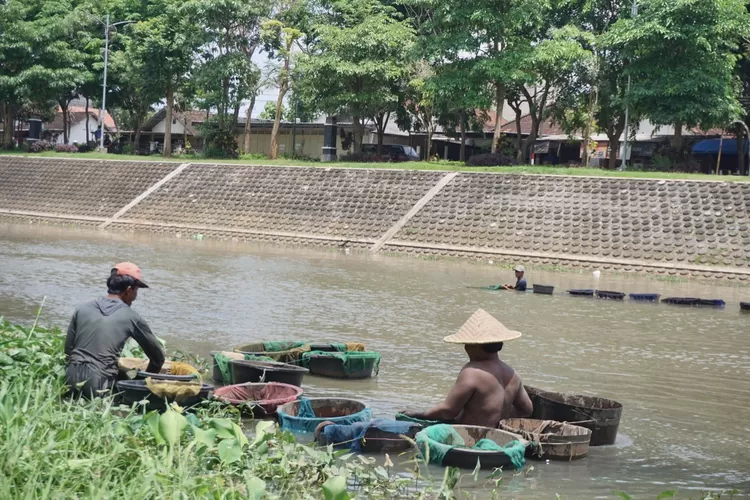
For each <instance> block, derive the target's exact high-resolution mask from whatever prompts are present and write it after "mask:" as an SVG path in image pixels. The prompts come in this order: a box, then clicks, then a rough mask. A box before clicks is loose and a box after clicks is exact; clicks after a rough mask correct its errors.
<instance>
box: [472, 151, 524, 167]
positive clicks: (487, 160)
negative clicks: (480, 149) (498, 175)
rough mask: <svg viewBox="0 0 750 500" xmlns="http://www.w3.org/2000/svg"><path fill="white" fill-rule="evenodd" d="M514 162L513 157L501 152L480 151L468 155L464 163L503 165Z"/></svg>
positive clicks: (490, 165) (478, 165)
mask: <svg viewBox="0 0 750 500" xmlns="http://www.w3.org/2000/svg"><path fill="white" fill-rule="evenodd" d="M516 163H517V162H516V160H515V158H511V157H510V156H506V155H504V154H503V153H482V154H478V155H474V156H472V157H470V158H469V160H468V161H467V162H466V165H467V166H469V167H503V166H508V165H515V164H516Z"/></svg>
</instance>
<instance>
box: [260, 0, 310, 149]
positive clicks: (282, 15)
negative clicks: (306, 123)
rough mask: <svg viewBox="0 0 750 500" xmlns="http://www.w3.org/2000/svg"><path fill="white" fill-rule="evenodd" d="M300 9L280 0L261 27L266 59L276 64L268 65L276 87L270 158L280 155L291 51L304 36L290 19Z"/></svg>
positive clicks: (292, 3) (289, 83)
mask: <svg viewBox="0 0 750 500" xmlns="http://www.w3.org/2000/svg"><path fill="white" fill-rule="evenodd" d="M299 8H300V5H299V4H298V3H297V2H295V0H291V1H289V2H287V1H285V0H283V1H282V2H281V3H280V5H279V11H278V12H277V15H276V18H275V19H271V20H269V21H266V22H265V23H264V24H263V26H262V28H261V30H262V34H261V36H262V39H263V40H264V42H265V48H266V51H267V52H268V54H269V58H270V59H271V60H272V61H274V63H275V64H272V65H271V66H270V71H269V77H270V78H271V80H272V81H273V82H274V83H275V85H276V86H277V87H278V89H279V93H278V96H277V98H276V109H275V110H274V118H273V128H272V129H271V148H270V149H271V154H270V155H269V157H270V158H271V159H272V160H275V159H276V158H277V157H278V155H279V131H280V130H281V118H282V113H283V106H284V98H285V96H286V94H287V92H289V89H290V85H291V79H292V57H293V52H292V50H293V48H294V47H295V45H296V43H297V41H298V40H299V39H300V38H302V36H303V33H302V31H300V30H299V29H297V28H296V27H294V25H293V24H292V22H291V21H290V19H293V18H294V16H293V15H291V13H292V12H293V11H294V10H295V9H299Z"/></svg>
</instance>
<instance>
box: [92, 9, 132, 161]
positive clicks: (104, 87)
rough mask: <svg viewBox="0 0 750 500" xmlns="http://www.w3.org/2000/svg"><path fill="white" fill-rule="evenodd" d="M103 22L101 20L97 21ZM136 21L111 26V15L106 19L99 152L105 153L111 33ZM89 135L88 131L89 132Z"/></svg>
mask: <svg viewBox="0 0 750 500" xmlns="http://www.w3.org/2000/svg"><path fill="white" fill-rule="evenodd" d="M97 20H98V21H99V22H101V19H97ZM134 22H135V21H120V22H119V23H114V24H110V23H109V14H107V17H105V20H104V22H103V23H102V24H104V79H103V82H102V108H101V110H99V150H100V151H104V114H105V113H106V112H107V66H108V64H109V33H110V30H112V29H115V31H116V28H117V26H120V25H122V24H132V23H134ZM87 133H88V131H87Z"/></svg>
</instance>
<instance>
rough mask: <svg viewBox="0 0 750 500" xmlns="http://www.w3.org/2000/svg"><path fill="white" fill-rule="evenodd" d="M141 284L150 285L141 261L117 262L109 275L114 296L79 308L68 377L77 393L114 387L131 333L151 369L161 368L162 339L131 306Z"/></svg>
mask: <svg viewBox="0 0 750 500" xmlns="http://www.w3.org/2000/svg"><path fill="white" fill-rule="evenodd" d="M139 288H148V285H146V283H144V282H143V281H142V279H141V270H140V269H139V268H138V266H136V265H135V264H132V263H130V262H123V263H120V264H117V265H116V266H115V267H114V268H113V269H112V271H111V272H110V276H109V278H108V279H107V293H108V295H107V296H106V297H101V298H99V299H96V300H93V301H91V302H87V303H85V304H83V305H80V306H78V308H77V309H76V310H75V312H74V313H73V318H72V319H71V320H70V326H68V336H67V338H66V340H65V354H66V355H67V358H68V366H67V369H66V372H65V380H66V384H67V385H68V386H69V388H70V392H71V394H72V395H82V396H84V397H86V398H91V397H95V396H99V395H104V394H106V393H108V392H109V391H111V389H112V387H113V386H114V383H115V380H117V373H118V370H117V361H118V360H119V358H120V354H121V353H122V348H123V347H124V346H125V342H126V341H127V340H128V339H129V338H132V339H135V341H136V342H138V344H139V345H140V346H141V348H142V349H143V352H144V353H146V356H148V359H149V365H148V369H147V371H149V372H151V373H158V372H159V371H160V370H161V367H162V365H163V364H164V353H163V352H162V349H161V344H160V343H159V340H158V339H157V338H156V336H154V334H153V333H151V328H149V326H148V323H146V321H145V320H144V319H143V318H141V315H140V314H138V313H137V312H136V311H135V310H134V309H132V308H131V305H132V304H133V301H135V299H136V298H137V297H138V289H139Z"/></svg>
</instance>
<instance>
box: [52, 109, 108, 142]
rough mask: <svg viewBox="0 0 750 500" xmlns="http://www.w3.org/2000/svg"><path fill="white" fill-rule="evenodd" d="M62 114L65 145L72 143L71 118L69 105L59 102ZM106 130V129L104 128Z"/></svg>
mask: <svg viewBox="0 0 750 500" xmlns="http://www.w3.org/2000/svg"><path fill="white" fill-rule="evenodd" d="M58 104H60V112H61V113H62V119H63V143H64V144H68V142H70V123H69V122H70V116H69V115H68V104H67V103H66V102H64V101H59V103H58ZM102 130H104V127H102Z"/></svg>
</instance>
